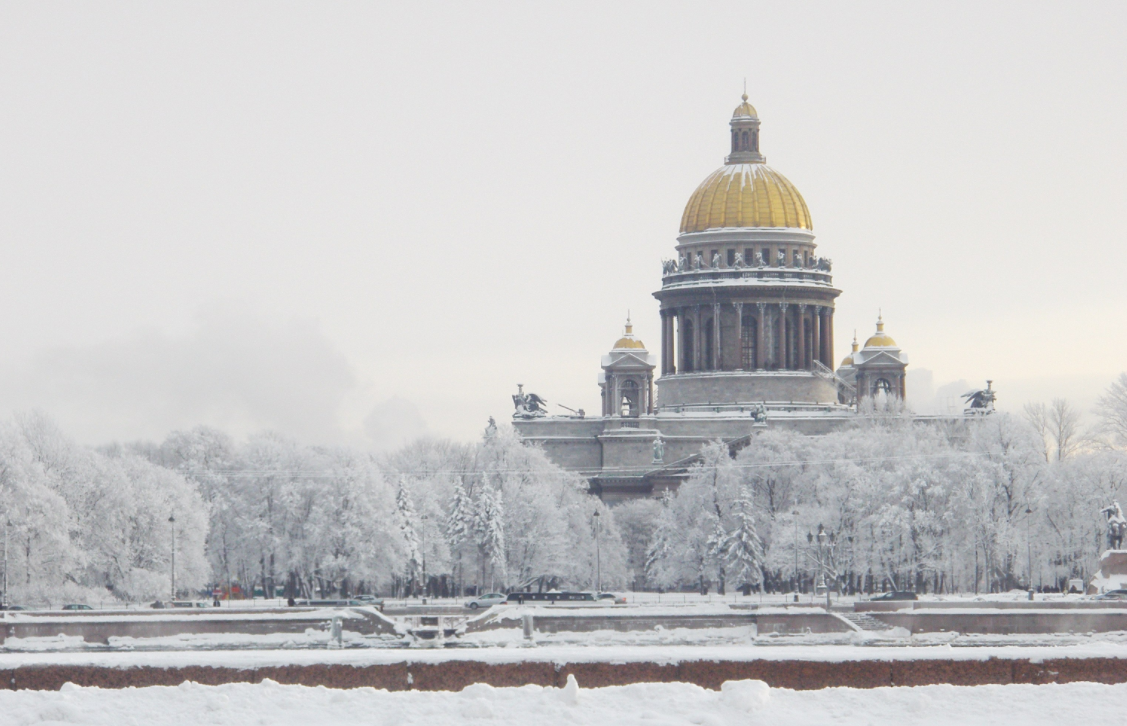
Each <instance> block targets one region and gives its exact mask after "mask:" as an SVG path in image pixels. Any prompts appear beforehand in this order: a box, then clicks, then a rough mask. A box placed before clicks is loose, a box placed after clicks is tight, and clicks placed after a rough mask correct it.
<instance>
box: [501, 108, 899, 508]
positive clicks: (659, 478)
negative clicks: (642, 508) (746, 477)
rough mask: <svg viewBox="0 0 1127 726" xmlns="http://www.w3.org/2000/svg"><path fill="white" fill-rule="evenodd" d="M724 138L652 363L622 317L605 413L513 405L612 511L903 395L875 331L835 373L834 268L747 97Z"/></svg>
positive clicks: (695, 199) (674, 261)
mask: <svg viewBox="0 0 1127 726" xmlns="http://www.w3.org/2000/svg"><path fill="white" fill-rule="evenodd" d="M729 135H730V153H729V154H728V156H727V157H725V159H724V165H723V166H721V167H720V168H719V169H717V170H716V171H715V172H713V173H712V174H710V175H709V176H708V177H707V178H706V179H705V180H704V181H703V182H701V184H700V185H699V186H698V187H697V189H696V191H694V192H693V194H692V196H691V197H690V198H689V201H688V203H687V204H686V206H685V210H684V213H683V214H682V217H681V227H680V233H679V235H678V237H677V243H676V247H675V251H674V256H673V257H672V258H671V259H666V260H664V261H663V262H662V277H661V287H660V289H659V290H657V291H656V292H654V297H655V298H657V300H658V302H659V304H660V315H661V326H660V329H661V341H660V345H659V348H658V351H657V355H655V354H654V353H651V352H650V351H649V350H648V349H647V348H646V346H645V344H644V343H643V342H642V341H641V340H638V339H637V338H636V337H635V336H634V334H633V329H632V325H631V324H630V321H629V320H628V321H627V323H626V326H625V330H624V332H623V334H622V337H620V338H619V339H618V341H617V342H616V343H615V344H614V346H613V348H612V349H611V351H610V353H609V354H608V355H606V356H604V357H603V360H602V365H601V371H600V375H599V386H600V389H601V398H602V410H601V414H600V415H599V416H587V415H585V414H584V413H583V412H574V413H573V414H572V415H566V416H563V415H561V416H550V415H548V414H547V411H546V410H544V408H543V407H540V406H536V405H533V406H531V407H529V406H526V405H522V403H521V400H520V397H514V401H516V403H517V413H516V414H514V420H513V425H514V426H515V427H516V429H517V430H518V431H519V433H520V434H521V436H522V437H523V438H524V440H525V441H527V442H529V443H535V444H538V445H540V446H542V447H543V448H544V450H545V451H546V452H547V454H548V455H549V456H550V457H551V458H552V459H553V460H554V461H556V462H557V463H558V464H560V465H561V466H563V467H565V468H568V469H572V470H575V471H579V472H581V473H582V474H584V475H585V476H586V477H587V478H588V480H589V481H590V484H591V490H592V491H593V492H594V493H596V494H598V495H600V496H602V497H603V498H604V499H606V500H609V501H616V500H622V499H627V498H633V497H639V496H655V495H657V494H660V492H661V491H663V490H665V489H668V488H671V487H675V486H676V485H677V484H678V483H679V482H680V481H681V480H682V479H683V477H684V476H685V475H686V472H687V471H688V468H689V467H690V466H691V465H692V463H693V462H694V461H695V459H696V457H698V456H699V453H700V449H701V446H702V445H703V444H706V443H708V442H711V441H715V440H718V439H719V440H722V441H725V442H726V443H728V444H729V446H730V447H731V448H733V450H734V449H737V448H740V447H742V446H745V445H747V444H748V443H750V442H752V441H753V439H754V436H755V435H756V434H757V433H759V432H761V431H763V430H766V429H767V428H769V427H785V428H792V429H797V430H800V431H803V432H806V433H811V434H817V433H826V432H828V431H831V430H833V429H834V428H836V427H839V426H841V425H842V424H844V423H846V422H848V421H850V420H851V419H852V417H853V416H854V415H855V412H856V410H857V406H858V404H859V403H861V402H862V401H864V399H865V398H867V397H870V396H873V397H894V398H899V399H903V398H904V396H905V394H906V389H905V384H904V371H905V368H906V366H907V362H908V361H907V356H906V355H905V354H904V353H903V352H902V351H901V350H900V349H899V348H898V347H896V344H895V342H893V341H892V338H891V337H890V336H889V335H888V334H887V333H885V332H884V323H883V320H880V321H878V323H877V328H878V330H877V333H876V334H875V335H873V336H872V337H870V338H869V339H868V340H867V341H866V344H865V346H864V347H863V348H859V347H858V346H857V344H856V341H854V345H853V352H852V353H851V354H850V355H849V356H847V358H846V359H845V360H844V361H843V362H842V365H841V366H839V367H838V369H837V370H835V369H834V367H833V361H834V360H835V358H834V308H835V303H836V300H837V297H838V296H839V295H840V294H841V291H840V290H838V289H837V288H835V287H834V284H833V276H832V270H833V263H832V262H831V261H830V260H829V259H828V258H826V257H822V256H819V255H818V253H817V245H816V244H815V242H814V232H813V224H812V222H811V217H810V211H809V210H808V209H807V207H806V202H805V200H803V198H802V195H801V194H800V193H799V192H798V190H797V189H796V188H795V186H794V185H793V184H791V182H790V181H789V180H787V178H786V177H784V176H783V175H782V174H780V173H779V172H777V171H775V170H774V169H772V168H771V167H769V166H767V163H766V158H765V157H764V156H763V154H762V153H761V151H760V143H759V142H760V121H759V115H758V113H756V110H755V108H753V107H752V105H751V104H750V103H748V100H747V96H746V95H745V96H744V97H743V99H742V103H741V104H740V105H739V106H737V107H736V109H735V111H734V112H733V114H732V118H731V120H730V122H729ZM659 366H660V375H658V376H657V377H656V378H655V373H657V372H658V370H659ZM521 395H522V396H523V395H524V394H523V392H522V394H521Z"/></svg>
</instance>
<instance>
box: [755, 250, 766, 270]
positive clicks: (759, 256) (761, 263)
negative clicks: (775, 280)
mask: <svg viewBox="0 0 1127 726" xmlns="http://www.w3.org/2000/svg"><path fill="white" fill-rule="evenodd" d="M755 266H756V267H766V266H767V261H766V260H764V259H763V253H762V252H756V253H755Z"/></svg>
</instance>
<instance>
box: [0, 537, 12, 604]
mask: <svg viewBox="0 0 1127 726" xmlns="http://www.w3.org/2000/svg"><path fill="white" fill-rule="evenodd" d="M11 526H12V520H10V519H5V520H4V594H3V598H2V599H0V605H7V604H8V528H9V527H11Z"/></svg>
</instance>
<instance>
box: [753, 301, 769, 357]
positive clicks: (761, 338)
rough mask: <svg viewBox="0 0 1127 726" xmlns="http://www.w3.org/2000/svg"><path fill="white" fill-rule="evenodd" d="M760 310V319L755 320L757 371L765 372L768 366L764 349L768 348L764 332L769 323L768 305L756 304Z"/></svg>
mask: <svg viewBox="0 0 1127 726" xmlns="http://www.w3.org/2000/svg"><path fill="white" fill-rule="evenodd" d="M756 307H758V308H759V317H758V318H756V320H755V369H756V370H763V367H764V366H765V365H766V360H767V359H766V358H765V357H764V356H763V353H764V351H763V349H764V348H766V347H767V344H766V342H765V341H766V340H767V336H766V334H765V331H764V330H763V329H764V328H765V327H766V325H765V323H766V322H767V303H756Z"/></svg>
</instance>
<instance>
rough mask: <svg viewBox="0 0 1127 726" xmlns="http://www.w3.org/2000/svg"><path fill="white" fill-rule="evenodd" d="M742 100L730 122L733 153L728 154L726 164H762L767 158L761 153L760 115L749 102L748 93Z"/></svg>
mask: <svg viewBox="0 0 1127 726" xmlns="http://www.w3.org/2000/svg"><path fill="white" fill-rule="evenodd" d="M742 98H743V103H741V104H740V105H739V106H736V110H735V111H733V112H732V120H731V121H729V122H728V125H729V126H731V127H732V153H731V154H728V156H727V157H726V158H725V159H724V163H725V164H762V163H764V162H766V161H767V158H766V157H765V156H763V154H760V153H759V114H758V113H756V112H755V107H754V106H752V105H751V104H750V103H748V102H747V94H746V93H745V94H744V95H743V97H742Z"/></svg>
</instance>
